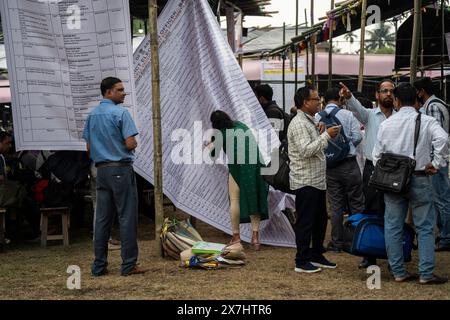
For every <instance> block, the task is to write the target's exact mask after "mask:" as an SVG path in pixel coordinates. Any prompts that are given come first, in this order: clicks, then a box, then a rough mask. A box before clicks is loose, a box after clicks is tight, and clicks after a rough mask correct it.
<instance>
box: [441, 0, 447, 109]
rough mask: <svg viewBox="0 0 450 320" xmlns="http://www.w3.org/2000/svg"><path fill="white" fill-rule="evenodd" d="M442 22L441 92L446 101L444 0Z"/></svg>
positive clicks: (442, 3) (442, 1)
mask: <svg viewBox="0 0 450 320" xmlns="http://www.w3.org/2000/svg"><path fill="white" fill-rule="evenodd" d="M441 24H442V38H441V94H442V97H443V98H444V101H447V90H445V86H444V79H445V78H444V77H445V75H444V62H445V55H444V54H445V5H444V0H441Z"/></svg>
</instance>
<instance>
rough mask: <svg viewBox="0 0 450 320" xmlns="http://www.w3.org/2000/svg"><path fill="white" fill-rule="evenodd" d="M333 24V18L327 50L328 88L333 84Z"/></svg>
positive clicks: (332, 3) (332, 6)
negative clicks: (328, 48)
mask: <svg viewBox="0 0 450 320" xmlns="http://www.w3.org/2000/svg"><path fill="white" fill-rule="evenodd" d="M333 9H334V0H331V10H333ZM333 26H334V20H333V21H331V27H330V51H329V52H328V89H330V88H331V86H332V84H333Z"/></svg>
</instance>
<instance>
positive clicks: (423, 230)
mask: <svg viewBox="0 0 450 320" xmlns="http://www.w3.org/2000/svg"><path fill="white" fill-rule="evenodd" d="M430 190H432V186H431V177H420V176H413V177H412V179H411V188H410V197H409V199H408V198H406V197H404V196H401V195H397V194H391V193H385V194H384V201H385V202H386V211H385V215H384V232H385V240H386V251H387V255H388V260H389V264H390V266H391V268H392V273H393V274H394V276H395V277H397V278H401V277H403V276H405V275H406V269H405V266H404V259H403V226H404V224H405V219H406V214H407V212H408V206H409V205H410V206H411V208H412V216H413V221H414V226H415V227H416V232H417V240H418V244H419V274H420V277H421V278H422V279H429V278H431V277H432V276H433V271H434V266H435V255H434V226H435V225H436V210H435V207H434V201H433V197H431V196H430Z"/></svg>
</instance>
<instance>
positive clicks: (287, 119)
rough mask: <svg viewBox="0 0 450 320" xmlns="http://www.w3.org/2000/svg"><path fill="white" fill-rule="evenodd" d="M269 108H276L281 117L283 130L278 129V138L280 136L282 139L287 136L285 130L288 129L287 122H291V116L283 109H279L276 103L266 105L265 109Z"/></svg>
mask: <svg viewBox="0 0 450 320" xmlns="http://www.w3.org/2000/svg"><path fill="white" fill-rule="evenodd" d="M270 109H276V110H277V111H278V112H279V113H280V114H281V115H282V117H283V130H281V131H280V133H279V138H280V141H284V140H286V138H287V131H288V127H289V123H290V122H291V116H290V115H289V114H288V113H286V112H284V111H283V109H281V108H280V107H279V106H278V105H276V104H271V105H270V106H268V107H267V110H270ZM267 110H266V111H267ZM280 119H281V118H280Z"/></svg>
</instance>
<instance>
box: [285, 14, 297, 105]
mask: <svg viewBox="0 0 450 320" xmlns="http://www.w3.org/2000/svg"><path fill="white" fill-rule="evenodd" d="M285 44H286V22H283V46H284V45H285ZM281 59H283V110H284V111H286V51H284V52H283V53H282V54H281ZM295 82H296V83H297V79H296V81H295Z"/></svg>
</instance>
